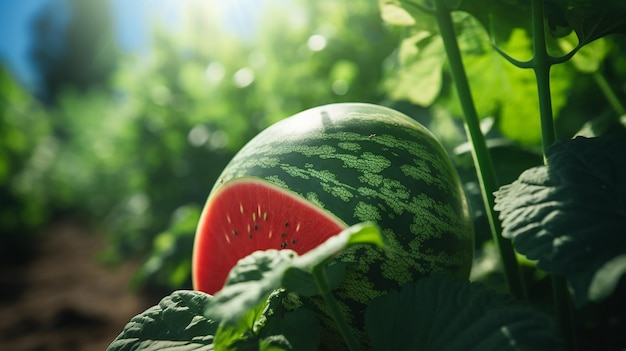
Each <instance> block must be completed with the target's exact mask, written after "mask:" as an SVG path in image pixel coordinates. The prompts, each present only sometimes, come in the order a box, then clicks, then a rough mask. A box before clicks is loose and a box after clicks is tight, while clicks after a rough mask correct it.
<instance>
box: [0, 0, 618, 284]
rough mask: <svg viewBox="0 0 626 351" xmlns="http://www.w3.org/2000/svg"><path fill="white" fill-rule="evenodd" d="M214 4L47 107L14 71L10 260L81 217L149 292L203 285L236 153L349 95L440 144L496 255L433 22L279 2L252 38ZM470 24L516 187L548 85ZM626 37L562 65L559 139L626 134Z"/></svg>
mask: <svg viewBox="0 0 626 351" xmlns="http://www.w3.org/2000/svg"><path fill="white" fill-rule="evenodd" d="M211 4H212V3H209V4H204V5H202V4H201V3H200V2H196V3H195V6H197V7H193V8H189V9H188V11H187V13H186V17H185V18H184V20H183V21H182V23H183V24H182V26H181V27H180V28H178V30H175V31H172V30H171V28H169V27H166V26H164V25H160V24H159V23H155V24H154V31H153V36H152V42H151V43H152V45H151V48H150V51H149V53H147V54H146V55H139V56H130V55H123V56H119V57H118V58H117V61H116V64H115V68H114V70H113V72H112V74H111V75H110V76H108V78H106V79H103V80H101V84H99V85H98V84H95V85H94V84H90V85H89V88H88V89H87V88H85V87H83V86H80V85H78V86H76V85H75V86H74V87H72V86H70V87H66V88H62V89H61V88H59V91H58V92H56V93H55V96H56V99H55V100H54V102H53V103H52V104H49V105H42V104H41V103H40V102H38V101H37V100H36V99H34V98H33V97H32V96H31V95H30V94H29V93H27V92H26V91H24V90H23V89H22V88H21V87H20V86H19V85H17V84H16V83H15V82H14V81H13V80H12V79H11V77H10V75H9V74H8V73H7V72H6V71H0V232H1V235H0V257H3V258H7V257H9V258H10V257H11V255H14V256H19V255H21V252H22V251H21V250H22V249H27V248H28V247H30V243H31V241H32V240H33V239H36V238H37V236H36V235H35V234H36V233H37V232H39V231H40V230H41V228H42V226H44V225H45V224H46V223H48V221H49V220H51V219H53V218H55V217H56V216H58V215H61V214H66V213H70V214H72V215H74V216H76V215H79V216H82V217H83V218H87V219H89V220H90V221H91V223H93V225H94V226H95V227H96V228H97V230H99V231H102V232H104V233H106V236H107V239H108V240H107V242H108V245H107V248H106V250H105V251H104V252H103V253H102V259H103V260H104V261H106V262H112V263H113V262H117V261H119V260H122V259H126V258H130V257H134V258H136V257H141V258H143V259H145V262H146V263H145V264H144V265H143V267H141V269H140V270H139V274H138V276H137V279H136V282H135V283H136V284H137V286H141V285H143V284H156V285H162V286H169V287H171V288H184V287H190V285H191V282H190V259H191V252H192V244H193V234H194V231H195V224H196V223H197V218H198V217H199V213H200V208H201V207H202V205H203V203H204V201H205V200H206V197H207V195H208V194H209V192H210V189H211V188H212V186H213V183H214V182H215V180H216V178H217V176H218V175H219V173H220V172H221V170H222V168H223V167H224V166H225V165H226V163H227V162H228V161H229V160H230V158H231V157H232V156H233V155H234V153H235V152H237V150H238V149H239V148H240V147H241V146H243V144H244V143H245V142H246V141H248V140H249V139H250V138H252V137H253V136H254V135H256V134H257V133H258V132H259V131H260V130H262V129H263V128H265V127H266V126H268V125H269V124H271V123H273V122H276V121H278V120H280V119H282V118H285V117H287V116H290V115H292V114H294V113H296V112H299V111H302V110H304V109H307V108H310V107H314V106H317V105H321V104H327V103H333V102H343V101H361V102H371V103H382V104H387V105H392V107H394V108H396V109H399V110H401V111H403V112H405V113H407V114H409V115H411V116H413V117H415V118H416V119H418V120H419V121H420V122H422V123H424V124H425V125H427V126H428V127H429V128H430V129H431V130H432V131H433V132H434V133H435V134H436V135H437V136H438V137H439V138H440V139H441V140H442V142H443V144H444V146H445V147H446V149H447V150H448V151H449V152H450V153H451V154H453V155H455V162H456V163H457V166H458V167H459V170H460V174H461V177H462V178H463V181H464V183H465V190H466V191H467V193H468V194H469V195H470V201H471V202H472V207H473V209H474V212H475V217H476V227H477V232H478V237H479V239H480V238H482V240H479V241H478V242H477V245H478V247H479V248H481V247H482V244H483V242H484V241H485V240H487V238H488V235H487V233H488V229H486V228H487V224H486V221H485V220H484V215H483V213H482V211H481V210H480V209H481V208H482V207H481V206H482V204H481V202H482V200H481V199H480V195H479V194H478V192H477V191H478V187H477V186H476V183H477V180H476V179H475V172H474V170H473V164H472V162H471V157H470V156H469V152H468V150H469V149H468V148H467V145H462V144H463V143H464V142H465V136H464V132H463V127H462V122H461V120H460V119H459V118H457V117H459V116H460V111H459V109H458V107H457V106H456V103H455V102H454V101H456V99H455V96H454V94H455V93H454V90H453V88H452V85H451V80H450V79H451V78H450V75H449V73H448V72H447V67H446V64H445V57H444V55H443V51H442V48H441V47H440V46H441V43H440V40H439V39H438V38H437V36H436V33H435V32H434V31H433V30H432V28H433V27H432V26H434V23H420V24H419V26H414V27H411V28H398V27H390V26H388V25H386V24H385V23H384V22H383V21H382V20H381V13H380V12H379V8H378V2H377V1H375V0H371V1H359V2H337V1H332V0H319V1H306V0H297V1H296V0H294V1H289V2H285V1H276V2H273V1H268V2H267V4H266V6H264V7H262V8H259V9H258V11H262V13H261V14H260V15H259V19H260V20H259V23H258V26H256V27H255V29H254V31H251V32H245V33H240V32H237V30H235V29H233V28H234V27H233V26H230V27H227V28H230V29H225V28H224V26H223V19H222V18H221V17H220V16H221V13H220V11H218V10H217V9H216V7H215V6H216V5H211ZM459 26H460V29H461V30H460V33H461V36H460V37H459V40H460V41H461V46H462V48H463V50H464V58H465V60H466V65H467V67H468V74H469V76H470V80H471V84H472V88H473V91H475V92H476V96H475V99H476V101H477V104H478V107H479V110H480V112H481V115H482V117H484V118H485V119H484V122H485V123H484V127H485V131H486V132H487V137H488V138H489V144H490V146H491V148H492V150H493V151H494V152H493V154H494V158H495V160H496V163H497V166H498V167H497V168H498V171H497V172H498V173H499V175H500V177H501V180H502V181H503V183H504V182H506V181H507V180H509V179H510V180H512V179H515V178H516V177H517V176H518V175H519V174H520V173H521V172H522V171H523V170H524V169H526V168H528V167H530V166H532V165H535V164H538V163H540V162H541V158H540V156H539V153H537V152H536V151H535V149H534V147H536V146H537V144H538V142H539V140H538V134H537V133H538V131H539V128H538V127H537V126H538V123H539V122H538V117H536V116H535V115H536V111H535V110H534V109H535V108H536V101H535V100H536V98H535V92H534V91H533V89H534V88H531V87H532V86H533V84H534V81H532V78H529V77H528V76H527V75H526V73H528V74H530V72H521V70H516V69H513V68H512V66H511V65H510V64H508V63H507V62H505V61H504V60H503V59H502V58H501V57H499V56H498V54H497V53H495V52H494V51H493V49H492V48H491V46H490V43H489V42H488V41H487V40H486V38H487V36H486V33H485V32H484V30H483V29H482V28H481V27H480V24H479V23H477V22H476V21H475V20H471V18H469V17H467V16H466V17H465V20H463V21H461V22H460V24H459ZM513 34H515V33H512V35H511V36H510V37H509V38H508V41H506V42H499V44H501V45H502V47H503V49H505V50H507V52H508V53H509V54H511V55H513V54H517V53H522V54H523V52H522V51H524V50H526V49H527V48H526V47H524V43H525V40H526V39H524V36H523V35H522V36H516V35H513ZM625 43H626V42H625V41H624V40H623V39H621V38H613V37H608V38H604V39H602V41H599V42H597V44H593V45H594V46H593V47H592V48H594V50H592V51H587V52H586V54H585V53H583V52H581V54H585V55H580V56H577V57H579V58H578V59H576V60H575V61H572V62H571V63H567V64H566V65H562V66H563V67H559V68H558V69H555V70H554V72H553V73H554V77H553V78H554V81H553V88H554V93H555V95H557V98H556V99H555V108H556V109H557V110H558V111H560V112H559V114H558V115H559V119H558V120H557V133H558V134H559V136H560V137H562V138H569V137H571V136H573V135H574V134H576V133H579V131H580V133H581V134H585V135H588V136H591V135H594V134H595V135H597V134H602V133H605V132H612V131H615V130H617V129H618V127H619V128H622V129H623V122H620V119H619V117H620V115H621V114H623V112H624V111H623V107H622V106H621V104H620V101H624V100H625V97H626V94H625V89H626V87H625V86H624V84H623V77H624V75H625V74H626V61H625V60H623V57H624V52H625V51H626V44H625ZM94 47H98V46H97V45H95V46H94ZM516 50H518V51H516ZM520 50H521V51H520ZM518 58H519V59H523V58H524V57H523V55H522V57H518ZM509 66H511V67H509ZM603 82H604V83H603ZM611 94H612V99H611V96H610V95H611ZM607 99H608V100H607ZM620 108H621V111H620ZM581 128H582V131H581ZM520 144H523V145H520ZM16 247H18V249H16ZM478 256H479V259H480V258H481V257H482V256H481V255H480V252H479V255H478ZM484 257H486V256H484Z"/></svg>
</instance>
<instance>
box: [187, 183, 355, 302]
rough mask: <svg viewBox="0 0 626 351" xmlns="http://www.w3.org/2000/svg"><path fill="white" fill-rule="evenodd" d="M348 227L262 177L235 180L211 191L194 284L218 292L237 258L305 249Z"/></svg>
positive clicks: (199, 236) (200, 232) (200, 228)
mask: <svg viewBox="0 0 626 351" xmlns="http://www.w3.org/2000/svg"><path fill="white" fill-rule="evenodd" d="M346 227H347V225H346V224H345V223H343V222H342V221H341V220H339V219H337V218H336V217H334V216H333V215H331V214H329V213H328V212H325V211H324V210H322V209H321V208H320V207H318V206H317V205H315V204H313V203H311V202H309V201H307V200H306V199H304V198H303V197H301V196H299V195H297V194H295V193H292V192H290V191H288V190H285V189H283V188H280V187H278V186H276V185H272V184H271V183H269V182H266V181H264V180H262V179H257V178H239V179H236V180H232V181H230V182H228V183H225V184H223V185H221V187H220V188H219V190H217V191H216V192H215V193H214V194H212V196H211V197H210V198H209V200H208V202H207V204H206V206H205V208H204V212H203V213H202V216H201V218H200V223H199V225H198V230H197V233H196V244H195V246H194V257H193V261H194V262H193V267H194V271H193V281H194V285H195V286H194V288H195V289H196V290H200V291H204V292H206V293H208V294H215V293H216V292H217V291H219V290H220V289H221V288H222V287H223V286H224V283H225V282H226V279H227V277H228V273H229V272H230V270H231V269H232V268H233V267H234V266H235V265H236V264H237V261H239V260H240V259H242V258H244V257H245V256H248V255H249V254H251V253H253V252H254V251H258V250H268V249H291V250H294V251H295V252H297V253H298V254H303V253H306V252H307V251H309V250H311V249H313V248H315V247H317V246H318V245H320V244H321V243H323V242H324V241H326V239H328V238H330V237H331V236H334V235H337V234H339V233H340V232H341V231H342V230H343V229H345V228H346Z"/></svg>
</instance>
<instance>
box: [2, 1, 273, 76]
mask: <svg viewBox="0 0 626 351" xmlns="http://www.w3.org/2000/svg"><path fill="white" fill-rule="evenodd" d="M63 1H64V0H0V65H2V66H6V67H8V68H9V69H10V70H11V71H12V72H13V74H14V76H15V77H16V78H17V79H18V80H19V81H20V82H21V83H22V84H24V85H25V86H27V87H30V88H32V87H34V86H35V84H36V80H37V77H36V74H35V72H34V71H33V69H32V65H31V62H30V59H29V57H28V53H29V51H30V47H31V45H32V43H33V42H32V37H31V28H30V25H31V21H32V19H33V16H34V15H35V14H36V13H38V11H41V9H42V8H43V7H44V6H47V5H48V4H51V3H52V4H54V3H57V4H61V3H63ZM85 1H87V0H85ZM89 1H111V2H112V4H113V11H114V12H113V13H114V20H115V28H116V41H117V42H116V43H115V44H116V45H118V46H119V47H120V49H122V50H123V51H126V52H129V51H139V52H140V51H142V50H144V49H146V48H147V47H148V46H149V39H150V33H149V28H150V21H151V19H153V18H158V19H160V20H161V21H163V22H165V23H166V24H168V25H172V26H176V25H177V23H179V22H180V16H181V15H182V11H181V5H180V4H181V3H184V1H182V0H89ZM188 1H193V0H188ZM202 1H212V0H202ZM213 1H216V2H222V1H223V2H222V4H228V5H226V6H228V9H227V10H228V16H229V17H231V18H232V19H233V21H230V22H231V23H239V24H242V23H249V22H250V21H249V18H244V17H250V16H253V10H252V9H253V8H258V7H259V4H261V3H263V1H261V0H213ZM226 22H229V21H226Z"/></svg>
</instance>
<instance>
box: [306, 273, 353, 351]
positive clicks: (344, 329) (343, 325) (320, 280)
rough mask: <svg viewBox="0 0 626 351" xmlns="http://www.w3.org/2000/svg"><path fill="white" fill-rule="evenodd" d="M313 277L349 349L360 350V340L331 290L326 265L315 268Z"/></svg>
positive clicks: (351, 350)
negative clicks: (357, 338)
mask: <svg viewBox="0 0 626 351" xmlns="http://www.w3.org/2000/svg"><path fill="white" fill-rule="evenodd" d="M313 277H314V278H315V283H316V284H317V289H318V290H319V292H320V295H322V298H323V299H324V302H325V303H326V306H327V307H328V311H329V313H330V316H331V317H332V318H333V320H334V321H335V324H337V328H339V333H341V336H342V337H343V339H344V341H345V342H346V345H347V346H348V349H349V350H350V351H357V350H360V349H361V348H360V346H359V343H358V341H357V340H356V338H355V337H354V334H353V333H352V330H351V329H350V326H349V325H348V323H347V322H346V320H345V318H344V317H343V315H342V314H341V310H340V309H339V303H337V300H336V299H335V297H334V296H333V294H332V292H331V291H330V287H329V286H328V280H327V278H326V265H324V264H322V265H318V266H316V267H315V268H313Z"/></svg>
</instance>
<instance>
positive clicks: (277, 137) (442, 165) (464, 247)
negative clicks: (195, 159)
mask: <svg viewBox="0 0 626 351" xmlns="http://www.w3.org/2000/svg"><path fill="white" fill-rule="evenodd" d="M251 176H252V177H258V178H262V179H265V180H266V181H268V182H271V183H273V184H275V185H278V186H280V187H283V188H285V189H288V190H290V191H292V192H295V193H297V194H299V195H301V196H303V197H305V198H306V199H308V200H309V201H310V202H311V203H313V204H316V205H318V206H320V207H322V208H323V209H325V210H326V211H328V212H330V213H332V214H334V215H335V216H336V217H338V218H339V219H341V220H342V221H344V222H345V223H346V224H348V225H352V224H356V223H359V222H362V221H366V220H374V221H376V222H377V223H378V224H379V226H380V227H381V228H382V230H383V234H384V236H385V239H386V244H387V246H388V250H387V251H388V252H387V253H385V252H383V251H381V250H375V249H372V248H363V247H355V248H351V249H349V250H345V251H344V252H343V253H342V254H341V255H340V256H339V257H338V259H339V260H341V261H343V262H347V263H349V264H350V265H349V267H350V269H348V270H347V273H346V277H345V279H344V282H343V283H342V285H341V286H340V287H339V288H338V289H337V291H336V293H337V294H338V295H340V296H341V297H342V298H344V299H352V300H354V301H355V302H357V303H360V304H363V306H364V305H365V304H366V303H367V302H368V301H370V300H371V299H372V298H374V297H376V296H378V295H381V294H384V293H385V291H387V290H389V289H390V288H396V287H400V286H401V285H403V284H404V283H406V282H408V281H412V280H415V279H418V278H419V277H422V276H425V275H428V274H431V273H433V272H440V271H446V272H451V273H453V274H456V275H458V276H460V277H464V278H467V277H468V275H469V270H470V267H471V262H472V258H473V247H474V242H473V229H472V224H471V221H470V216H469V211H468V208H467V204H466V201H465V197H464V195H463V192H462V188H461V185H460V182H459V179H458V176H457V174H456V170H455V169H454V167H453V165H452V163H451V162H450V160H449V158H448V156H447V154H446V153H445V150H444V149H443V148H442V146H441V145H440V143H439V142H438V141H437V140H436V138H435V137H434V136H433V135H432V134H431V133H430V131H428V130H427V129H426V128H425V127H423V126H422V125H421V124H419V123H417V122H415V121H414V120H412V119H411V118H409V117H407V116H406V115H404V114H401V113H399V112H397V111H394V110H392V109H388V108H385V107H381V106H376V105H370V104H356V103H344V104H334V105H327V106H322V107H317V108H314V109H310V110H307V111H304V112H301V113H299V114H297V115H294V116H292V117H289V118H287V119H285V120H282V121H280V122H278V123H276V124H274V125H273V126H270V127H269V128H268V129H266V130H264V131H263V132H261V133H260V134H259V135H257V136H256V137H255V138H254V139H252V140H251V141H250V142H249V143H248V144H247V145H246V146H245V147H244V148H242V149H241V150H240V152H239V153H238V154H237V155H236V156H235V157H234V158H233V159H232V161H231V162H230V163H229V164H228V166H227V167H226V168H225V170H224V172H223V173H222V174H221V176H220V178H219V180H218V182H217V183H216V185H215V187H214V188H213V192H215V191H218V190H219V188H220V186H221V184H223V183H225V182H228V181H229V180H232V179H236V178H239V177H251ZM364 284H365V285H368V284H369V285H368V286H365V285H364Z"/></svg>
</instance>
